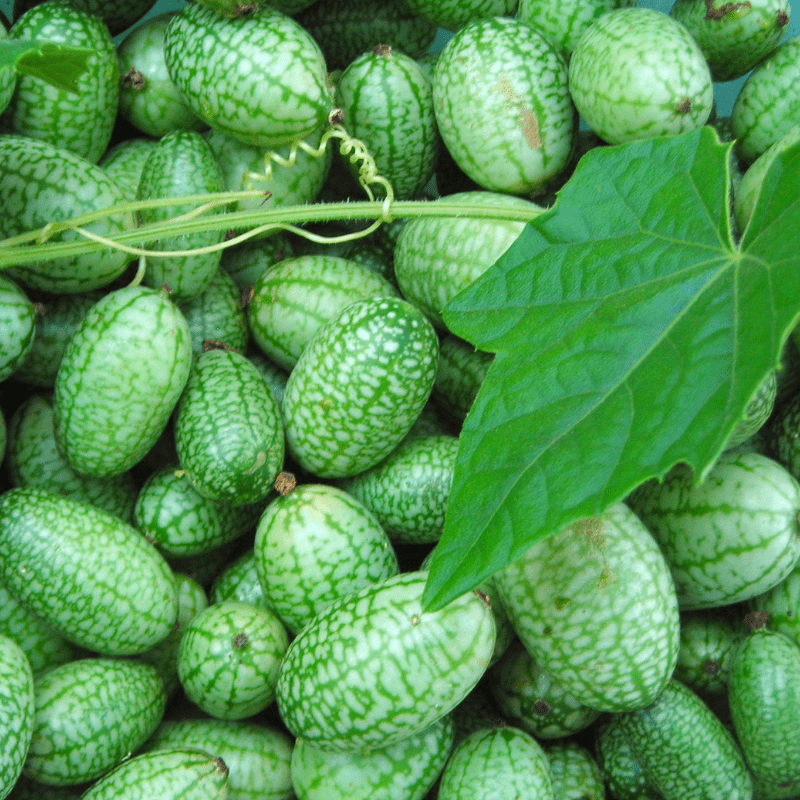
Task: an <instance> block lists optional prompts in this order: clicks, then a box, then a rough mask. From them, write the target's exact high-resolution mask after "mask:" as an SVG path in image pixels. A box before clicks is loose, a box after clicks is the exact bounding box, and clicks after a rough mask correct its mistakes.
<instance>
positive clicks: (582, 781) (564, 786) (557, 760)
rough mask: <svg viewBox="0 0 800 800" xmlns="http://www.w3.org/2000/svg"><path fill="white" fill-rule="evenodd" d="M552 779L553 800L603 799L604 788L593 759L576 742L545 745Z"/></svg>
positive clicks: (601, 777) (598, 769)
mask: <svg viewBox="0 0 800 800" xmlns="http://www.w3.org/2000/svg"><path fill="white" fill-rule="evenodd" d="M544 752H545V753H546V754H547V761H548V762H549V764H550V777H551V778H552V780H553V800H605V796H606V789H605V786H604V784H603V776H602V775H601V774H600V767H598V766H597V761H595V758H594V756H593V755H592V754H591V753H590V752H589V751H588V750H587V749H586V748H585V747H581V746H580V745H579V744H577V743H576V742H554V743H550V744H548V745H546V746H545V748H544Z"/></svg>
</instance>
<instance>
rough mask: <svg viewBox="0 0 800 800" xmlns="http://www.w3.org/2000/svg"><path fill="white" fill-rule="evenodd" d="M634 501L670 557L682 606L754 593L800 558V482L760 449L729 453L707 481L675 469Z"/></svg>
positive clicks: (720, 602)
mask: <svg viewBox="0 0 800 800" xmlns="http://www.w3.org/2000/svg"><path fill="white" fill-rule="evenodd" d="M629 502H630V503H631V505H632V507H633V509H634V510H635V511H636V512H637V513H638V514H639V516H640V517H641V519H642V520H643V522H644V523H645V524H646V525H647V527H648V528H649V529H650V531H651V532H652V534H653V535H654V536H655V537H656V539H657V540H658V543H659V545H660V546H661V549H662V551H663V552H664V555H665V557H666V559H667V561H668V562H669V565H670V570H671V571H672V576H673V578H674V580H675V588H676V591H677V593H678V601H679V603H680V605H681V608H685V609H686V608H711V607H714V606H720V605H730V604H732V603H737V602H739V601H741V600H747V599H749V598H751V597H755V596H756V595H758V594H762V593H763V592H765V591H767V590H768V589H770V588H771V587H772V586H775V585H776V584H777V583H779V582H780V581H782V580H783V579H784V578H785V577H786V576H787V575H788V574H789V573H790V572H791V571H792V569H793V567H794V566H795V564H796V563H797V560H798V558H800V521H798V511H799V510H800V484H798V482H797V480H796V479H795V478H794V477H792V475H791V474H790V473H789V472H787V471H786V470H785V469H784V468H783V467H782V466H781V465H780V464H778V463H777V462H776V461H773V460H772V459H770V458H767V457H766V456H762V455H760V454H758V453H748V452H737V451H729V452H725V453H723V454H722V455H721V456H720V457H719V459H718V460H717V462H716V463H715V464H714V466H713V467H712V468H711V470H710V471H709V473H708V475H707V476H706V478H705V480H704V481H703V482H702V483H697V482H695V481H694V478H693V475H692V473H691V471H690V470H689V469H688V468H686V467H681V466H679V467H676V468H675V469H673V470H672V471H671V472H670V473H669V474H668V475H667V477H665V478H664V481H663V483H659V482H658V481H656V480H653V481H650V482H648V483H646V484H644V485H643V486H641V487H639V489H637V490H636V491H635V492H634V493H633V494H632V495H631V496H630V497H629Z"/></svg>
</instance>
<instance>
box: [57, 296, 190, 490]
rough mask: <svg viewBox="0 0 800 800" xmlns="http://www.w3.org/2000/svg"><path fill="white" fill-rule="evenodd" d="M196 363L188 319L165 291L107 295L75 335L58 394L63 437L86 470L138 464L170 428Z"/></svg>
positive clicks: (70, 457) (103, 471)
mask: <svg viewBox="0 0 800 800" xmlns="http://www.w3.org/2000/svg"><path fill="white" fill-rule="evenodd" d="M191 363H192V350H191V341H190V337H189V328H188V326H187V325H186V320H185V319H184V318H183V315H182V314H181V312H180V311H179V310H178V308H177V307H176V306H175V305H174V304H173V303H172V302H171V301H170V300H169V298H168V297H167V295H166V294H165V293H164V292H163V291H160V290H159V291H156V290H153V289H148V288H146V287H144V286H128V287H125V288H123V289H117V290H115V291H113V292H109V294H107V295H105V296H104V297H103V298H102V299H101V300H99V301H98V302H97V303H96V304H95V305H94V306H93V307H92V308H91V309H90V310H89V312H88V313H87V314H86V316H85V317H84V318H83V321H82V322H81V324H80V326H79V327H78V329H77V331H75V334H74V335H73V337H72V339H70V342H69V345H68V346H67V349H66V352H65V353H64V357H63V358H62V360H61V366H60V367H59V370H58V376H57V377H56V383H55V387H54V391H53V409H54V412H55V420H56V441H57V443H58V446H59V448H60V449H61V452H62V453H63V454H64V455H65V456H66V458H67V461H68V462H69V463H70V464H71V465H72V467H73V468H74V469H76V470H78V471H79V472H83V473H86V474H87V475H97V476H99V477H107V476H109V475H118V474H119V473H121V472H125V471H126V470H128V469H130V468H131V467H132V466H133V465H134V464H136V463H138V462H139V461H140V460H141V459H142V458H143V457H144V455H145V454H146V453H147V452H148V451H149V450H150V448H151V447H152V446H153V445H154V444H155V443H156V441H157V439H158V437H159V436H160V435H161V433H162V432H163V430H164V429H165V428H166V426H167V422H168V421H169V418H170V414H171V413H172V411H173V409H174V407H175V405H176V403H177V402H178V398H179V397H180V395H181V392H182V391H183V387H184V385H185V383H186V380H187V378H188V376H189V370H190V368H191Z"/></svg>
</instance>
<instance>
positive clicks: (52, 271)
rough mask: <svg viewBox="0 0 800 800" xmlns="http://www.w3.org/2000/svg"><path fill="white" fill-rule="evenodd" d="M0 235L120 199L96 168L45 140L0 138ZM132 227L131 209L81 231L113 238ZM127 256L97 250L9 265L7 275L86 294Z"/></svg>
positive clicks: (114, 273)
mask: <svg viewBox="0 0 800 800" xmlns="http://www.w3.org/2000/svg"><path fill="white" fill-rule="evenodd" d="M0 163H2V164H3V171H2V173H0V208H2V209H3V213H2V215H0V236H2V237H3V238H5V237H8V236H16V235H18V234H21V233H25V232H27V231H31V230H36V229H37V228H41V227H43V226H45V225H48V224H49V223H51V222H60V221H62V220H66V219H70V218H71V217H74V216H78V215H79V214H85V213H88V212H91V211H98V210H101V209H107V208H109V207H110V206H113V205H115V204H116V203H122V202H124V201H125V200H126V197H125V195H124V194H123V192H122V190H121V189H120V188H119V187H118V186H117V184H116V183H115V182H114V181H112V180H111V179H110V178H109V177H108V176H107V175H106V174H105V172H103V170H102V169H100V168H99V167H97V166H95V165H94V164H90V163H89V162H88V161H86V160H85V159H83V158H81V157H80V156H78V155H76V154H75V153H72V152H71V151H69V150H65V149H63V148H61V147H56V146H54V145H52V144H48V143H47V142H42V141H39V140H38V139H31V138H30V137H27V136H2V137H0ZM134 225H135V222H134V218H133V215H132V214H131V213H124V214H111V215H109V216H107V217H104V218H103V219H101V220H97V221H96V222H90V223H88V224H87V225H86V229H87V230H89V231H90V232H91V233H94V234H96V235H98V236H106V237H107V236H113V235H114V234H116V233H122V232H123V231H125V230H129V229H131V228H133V227H134ZM79 238H81V237H79V235H78V234H77V233H72V232H70V231H65V232H64V233H60V234H56V235H55V236H53V237H52V238H51V239H50V241H74V240H76V239H79ZM129 258H130V256H128V254H127V253H122V252H120V251H116V250H115V251H111V250H106V251H99V252H96V253H90V254H87V255H82V256H62V257H59V258H56V259H54V260H51V261H43V262H40V263H36V264H26V265H25V266H20V267H12V268H11V269H10V270H9V271H8V274H9V275H11V276H12V277H13V278H14V279H15V280H18V281H20V282H21V283H23V284H24V285H25V286H32V287H35V288H38V289H43V290H45V291H48V292H53V293H57V294H61V293H68V294H76V293H78V292H88V291H91V290H92V289H99V288H100V287H103V286H106V285H108V284H109V283H111V281H113V280H114V279H115V278H116V277H118V276H119V275H120V274H121V273H122V271H123V270H124V269H125V267H126V266H127V264H128V260H129Z"/></svg>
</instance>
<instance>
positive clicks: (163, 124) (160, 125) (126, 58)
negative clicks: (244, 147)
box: [117, 12, 208, 138]
mask: <svg viewBox="0 0 800 800" xmlns="http://www.w3.org/2000/svg"><path fill="white" fill-rule="evenodd" d="M174 14H175V12H168V13H166V14H159V15H158V16H156V17H150V18H149V19H147V20H146V21H145V22H143V23H142V24H141V25H138V26H137V27H135V28H133V29H131V30H130V31H129V32H128V33H127V34H126V35H125V38H124V39H123V40H122V41H121V42H120V43H119V44H118V45H117V63H118V64H119V74H120V76H121V79H122V81H121V87H120V93H119V114H120V116H121V117H123V119H126V120H127V121H128V122H130V123H131V125H133V126H134V127H136V128H138V129H139V130H140V131H141V132H142V133H145V134H147V135H148V136H154V137H156V138H158V137H161V136H163V135H164V134H166V133H169V132H170V131H175V130H185V131H203V130H205V129H206V128H207V127H208V126H207V125H206V123H205V122H203V120H201V119H200V118H199V117H198V116H196V115H195V114H194V113H193V112H192V110H191V109H190V108H189V106H188V105H186V102H185V101H184V99H183V97H182V96H181V93H180V92H179V91H178V88H177V86H175V84H174V83H173V82H172V80H171V79H170V77H169V72H168V71H167V65H166V62H165V61H164V36H165V34H166V31H167V25H168V24H169V21H170V19H172V17H173V16H174Z"/></svg>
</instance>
